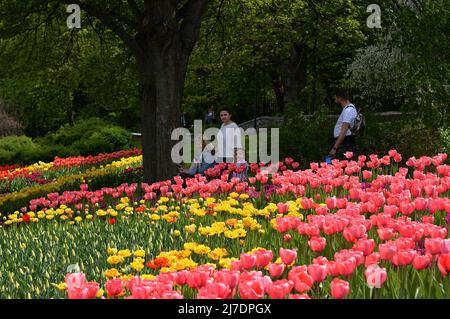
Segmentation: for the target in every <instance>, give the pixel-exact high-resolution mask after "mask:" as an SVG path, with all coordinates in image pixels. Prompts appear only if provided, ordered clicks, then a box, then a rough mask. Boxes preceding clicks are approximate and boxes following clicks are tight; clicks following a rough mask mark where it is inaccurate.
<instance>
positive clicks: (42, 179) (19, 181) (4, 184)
mask: <svg viewBox="0 0 450 319" xmlns="http://www.w3.org/2000/svg"><path fill="white" fill-rule="evenodd" d="M141 153H142V152H141V151H140V150H138V149H133V150H125V151H118V152H114V153H107V154H99V155H96V156H78V157H68V158H59V157H55V160H54V161H53V162H50V163H44V162H39V163H35V164H32V165H29V166H26V167H18V166H15V165H10V166H4V167H0V195H2V194H3V195H4V194H6V193H12V192H17V191H20V190H21V189H23V188H26V187H31V186H34V185H43V184H47V183H51V182H53V181H55V180H57V179H59V178H62V177H65V176H69V175H75V174H80V173H83V172H85V171H86V170H88V169H90V168H94V167H96V166H99V165H106V164H109V163H110V162H111V161H113V160H116V159H121V158H122V159H123V158H128V157H132V156H138V155H141Z"/></svg>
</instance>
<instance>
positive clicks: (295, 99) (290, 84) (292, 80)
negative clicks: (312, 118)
mask: <svg viewBox="0 0 450 319" xmlns="http://www.w3.org/2000/svg"><path fill="white" fill-rule="evenodd" d="M306 50H307V48H306V47H305V46H303V45H301V44H294V47H293V51H292V55H291V59H290V61H289V63H288V65H287V66H286V73H287V77H286V88H285V89H286V91H285V102H286V104H292V105H295V106H299V105H300V101H299V97H300V92H301V90H302V89H304V88H305V87H306V84H307V52H306Z"/></svg>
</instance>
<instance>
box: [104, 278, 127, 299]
mask: <svg viewBox="0 0 450 319" xmlns="http://www.w3.org/2000/svg"><path fill="white" fill-rule="evenodd" d="M105 288H106V292H107V293H108V296H110V297H117V296H119V295H120V294H121V293H122V292H123V282H122V280H120V279H110V280H108V281H107V282H106V283H105Z"/></svg>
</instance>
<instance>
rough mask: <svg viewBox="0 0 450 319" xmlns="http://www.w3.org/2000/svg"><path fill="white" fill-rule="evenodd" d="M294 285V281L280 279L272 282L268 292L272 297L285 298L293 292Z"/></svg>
mask: <svg viewBox="0 0 450 319" xmlns="http://www.w3.org/2000/svg"><path fill="white" fill-rule="evenodd" d="M293 287H294V283H293V282H292V281H289V280H286V279H283V280H278V281H275V282H273V283H271V284H270V286H269V287H268V289H267V293H268V295H269V296H270V298H271V299H283V298H285V297H286V295H288V294H289V293H290V292H291V290H292V288H293Z"/></svg>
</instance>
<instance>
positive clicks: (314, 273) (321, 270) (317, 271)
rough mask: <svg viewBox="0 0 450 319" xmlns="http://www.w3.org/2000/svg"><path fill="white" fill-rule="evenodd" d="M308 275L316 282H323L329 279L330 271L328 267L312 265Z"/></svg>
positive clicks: (309, 267)
mask: <svg viewBox="0 0 450 319" xmlns="http://www.w3.org/2000/svg"><path fill="white" fill-rule="evenodd" d="M308 273H309V274H310V275H311V277H312V278H313V279H314V281H316V282H322V281H324V280H325V278H326V277H327V274H328V271H327V266H326V265H319V264H312V265H309V266H308Z"/></svg>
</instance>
